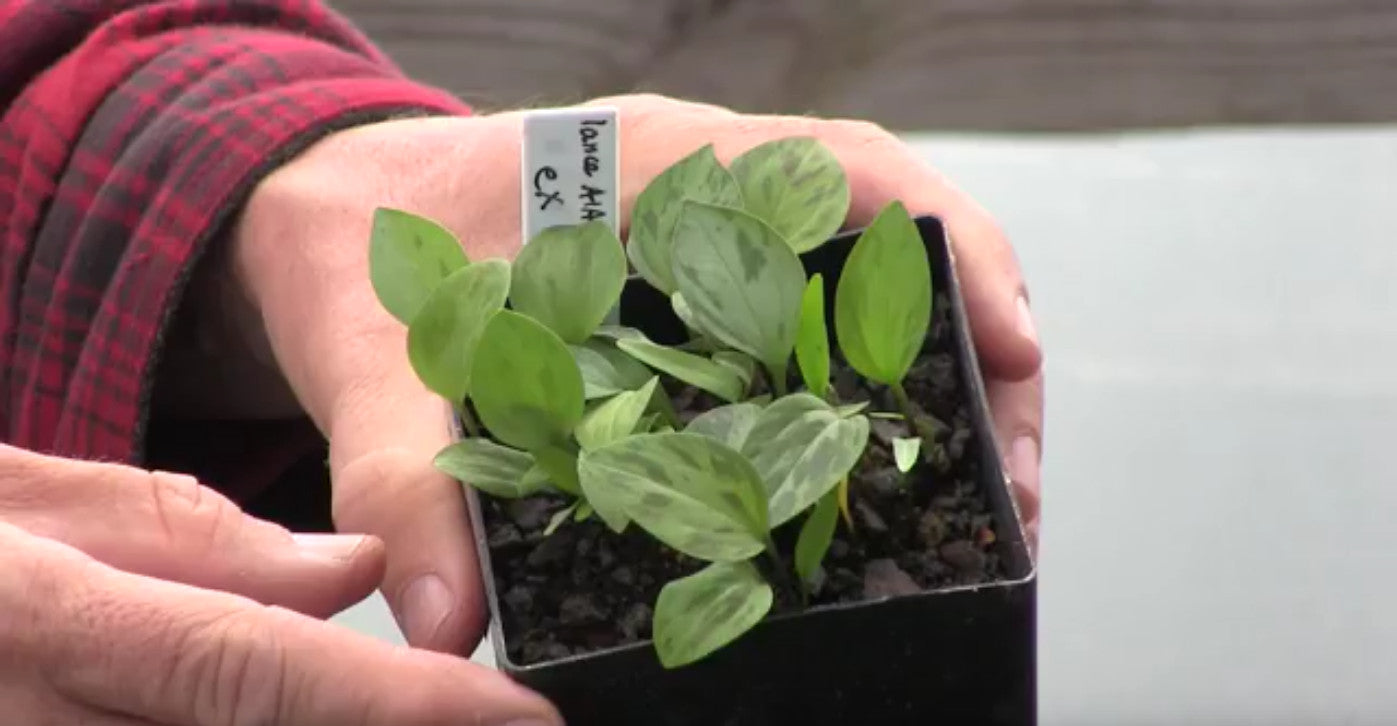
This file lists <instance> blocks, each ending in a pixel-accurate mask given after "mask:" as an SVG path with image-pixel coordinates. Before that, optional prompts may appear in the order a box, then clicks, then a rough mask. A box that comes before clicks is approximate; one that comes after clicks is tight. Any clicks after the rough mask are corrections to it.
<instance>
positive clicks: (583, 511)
mask: <svg viewBox="0 0 1397 726" xmlns="http://www.w3.org/2000/svg"><path fill="white" fill-rule="evenodd" d="M593 514H596V510H594V509H592V505H591V504H588V503H587V502H585V501H583V502H580V503H579V504H578V505H577V511H576V512H574V513H573V515H572V521H574V522H585V521H587V518H588V517H590V516H592V515H593Z"/></svg>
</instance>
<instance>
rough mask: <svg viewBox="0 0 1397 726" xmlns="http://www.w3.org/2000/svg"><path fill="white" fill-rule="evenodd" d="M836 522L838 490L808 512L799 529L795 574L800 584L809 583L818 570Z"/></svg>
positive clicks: (822, 499) (830, 493)
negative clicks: (798, 577) (808, 514)
mask: <svg viewBox="0 0 1397 726" xmlns="http://www.w3.org/2000/svg"><path fill="white" fill-rule="evenodd" d="M838 522H839V490H838V489H831V490H830V491H829V493H827V494H825V495H824V496H823V497H820V501H819V502H818V503H816V504H815V508H814V509H812V510H810V516H809V517H806V518H805V524H802V525H801V527H800V537H798V538H797V539H796V574H797V575H798V576H800V581H801V582H804V583H809V582H810V581H811V578H812V577H814V575H815V572H816V570H818V569H819V567H820V562H822V561H823V560H824V559H825V553H826V552H828V551H829V544H830V541H831V540H833V539H834V526H835V524H837V523H838Z"/></svg>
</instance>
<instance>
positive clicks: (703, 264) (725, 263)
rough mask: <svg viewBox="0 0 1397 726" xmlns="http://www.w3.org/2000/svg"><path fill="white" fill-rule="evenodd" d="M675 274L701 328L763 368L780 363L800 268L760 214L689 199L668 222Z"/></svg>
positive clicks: (792, 326)
mask: <svg viewBox="0 0 1397 726" xmlns="http://www.w3.org/2000/svg"><path fill="white" fill-rule="evenodd" d="M674 281H675V284H676V285H677V286H678V288H679V292H680V294H682V295H683V296H684V302H685V303H687V304H688V306H689V310H690V311H691V314H692V315H693V318H694V322H695V324H696V326H697V327H698V328H699V329H701V330H703V331H704V332H705V333H708V334H710V335H712V336H713V337H715V338H717V339H718V340H719V341H721V342H723V343H725V344H727V345H729V346H731V347H733V348H735V349H737V350H739V351H742V352H743V353H746V354H748V355H750V356H752V357H753V358H756V359H757V360H758V361H760V362H761V363H763V364H764V365H766V366H767V367H768V368H775V367H778V366H779V367H781V368H782V369H784V368H785V365H786V361H787V360H788V359H789V358H790V356H791V351H792V350H793V349H794V348H795V338H796V326H797V324H798V323H799V320H800V302H801V295H802V294H803V292H804V290H805V268H804V267H802V266H801V263H800V258H798V257H797V256H796V254H795V252H793V251H792V250H791V248H790V247H789V246H787V245H786V244H785V243H784V242H783V241H782V239H781V238H780V235H778V234H776V232H775V230H773V229H772V228H771V227H769V226H768V225H767V224H766V223H765V222H762V221H761V220H760V219H757V218H756V217H753V216H752V215H750V214H747V213H746V212H743V211H740V210H736V209H728V208H725V207H716V206H712V205H708V204H699V203H695V202H690V203H687V204H686V205H685V206H684V212H683V213H682V214H681V215H680V216H679V222H678V224H676V225H675V228H674Z"/></svg>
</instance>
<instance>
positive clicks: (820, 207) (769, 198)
mask: <svg viewBox="0 0 1397 726" xmlns="http://www.w3.org/2000/svg"><path fill="white" fill-rule="evenodd" d="M732 174H733V176H734V177H735V178H736V179H737V183H738V186H739V187H741V189H742V198H743V204H744V208H745V209H747V211H749V212H751V213H752V214H755V215H756V216H758V217H760V218H762V219H764V220H766V222H767V223H768V224H770V225H771V226H772V227H774V228H775V229H776V231H777V232H780V233H781V236H782V237H784V238H785V239H786V241H787V242H789V243H790V245H791V248H792V249H794V250H795V251H797V252H805V251H807V250H812V249H814V248H816V247H819V246H820V245H821V244H823V243H824V242H825V241H826V240H828V239H829V238H830V237H831V236H833V235H834V233H835V232H838V231H839V228H840V226H842V225H843V224H844V219H845V217H847V216H848V214H849V201H850V194H849V182H848V179H847V178H846V177H845V174H844V168H843V167H842V166H840V164H839V159H837V158H835V156H834V154H832V153H830V151H829V149H827V148H825V147H824V146H823V145H822V144H821V143H820V142H819V141H818V140H816V139H814V138H811V137H792V138H786V139H778V140H776V141H769V142H767V143H765V144H762V145H760V146H757V147H756V148H754V149H752V150H750V151H748V152H747V153H745V154H743V155H741V156H739V157H737V159H735V160H733V163H732Z"/></svg>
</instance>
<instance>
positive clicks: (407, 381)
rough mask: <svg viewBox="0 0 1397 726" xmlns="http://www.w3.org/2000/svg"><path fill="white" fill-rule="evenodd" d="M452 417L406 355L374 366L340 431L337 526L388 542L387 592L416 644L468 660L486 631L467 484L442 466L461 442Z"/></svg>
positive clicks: (340, 412) (336, 428)
mask: <svg viewBox="0 0 1397 726" xmlns="http://www.w3.org/2000/svg"><path fill="white" fill-rule="evenodd" d="M448 414H449V409H448V408H447V406H446V404H445V403H444V402H443V401H442V400H441V399H439V398H438V397H436V396H435V395H433V394H431V393H430V392H429V391H428V390H427V389H426V388H424V387H423V386H422V384H421V383H420V382H419V381H418V379H417V378H416V376H415V375H414V374H413V372H412V370H411V369H410V368H409V367H408V365H407V363H406V357H405V356H401V355H400V356H395V357H391V358H381V359H380V362H379V363H378V364H377V367H375V366H374V365H372V364H371V365H369V366H368V368H367V369H366V372H365V383H364V384H363V385H358V386H350V387H348V388H347V393H345V394H344V395H342V396H341V398H340V400H339V405H338V406H337V407H336V408H335V413H334V415H333V416H332V419H331V424H330V466H331V475H332V479H333V481H334V491H333V499H334V518H335V525H336V528H337V529H338V530H339V531H342V532H364V533H368V534H372V535H375V536H377V537H379V538H380V539H382V540H383V542H384V544H385V545H386V547H387V568H386V571H385V573H384V578H383V584H382V590H383V594H384V597H385V598H386V599H387V601H388V604H389V607H390V608H392V611H393V614H394V616H395V617H396V618H397V621H398V624H399V627H400V628H401V629H402V631H403V634H404V636H405V637H406V638H407V641H408V643H409V644H411V645H413V646H416V647H419V648H428V649H432V650H439V651H443V652H448V653H458V654H460V653H468V652H470V651H471V650H472V649H473V648H474V647H475V644H476V643H477V642H478V641H479V639H480V636H481V633H482V632H483V630H484V625H485V607H484V600H483V597H482V594H481V588H480V570H479V568H478V566H477V562H476V558H475V553H474V543H473V541H472V539H471V529H470V520H469V518H468V515H467V511H466V506H465V499H464V496H463V492H462V489H461V486H460V484H458V483H457V482H455V481H454V480H452V479H451V478H450V477H448V476H446V475H445V474H442V473H441V472H440V471H437V470H436V469H435V467H434V466H433V465H432V460H433V458H434V457H435V456H436V454H437V453H438V452H439V451H440V450H441V449H442V448H443V447H445V446H446V445H447V444H449V443H450V442H451V437H450V429H449V424H450V419H449V417H448Z"/></svg>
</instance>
